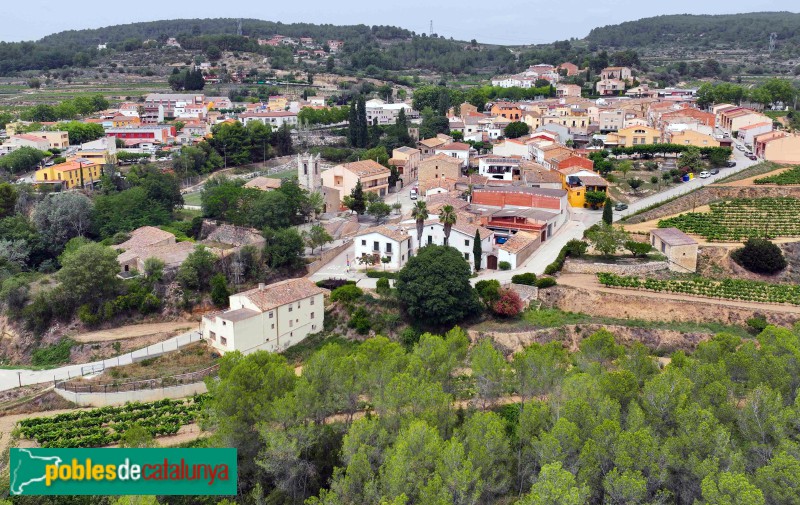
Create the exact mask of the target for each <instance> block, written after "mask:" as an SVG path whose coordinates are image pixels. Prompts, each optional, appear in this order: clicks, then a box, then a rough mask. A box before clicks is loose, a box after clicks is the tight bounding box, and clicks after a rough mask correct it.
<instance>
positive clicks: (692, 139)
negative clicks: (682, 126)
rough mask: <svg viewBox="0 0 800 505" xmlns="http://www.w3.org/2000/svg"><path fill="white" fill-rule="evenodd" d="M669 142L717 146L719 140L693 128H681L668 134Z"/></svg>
mask: <svg viewBox="0 0 800 505" xmlns="http://www.w3.org/2000/svg"><path fill="white" fill-rule="evenodd" d="M668 139H669V143H671V144H680V145H682V146H695V147H719V140H717V139H715V138H714V137H712V136H711V135H706V134H705V133H700V132H698V131H695V130H683V131H681V132H675V133H672V134H670V135H669V137H668Z"/></svg>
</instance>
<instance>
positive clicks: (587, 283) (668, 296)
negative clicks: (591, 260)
mask: <svg viewBox="0 0 800 505" xmlns="http://www.w3.org/2000/svg"><path fill="white" fill-rule="evenodd" d="M558 283H559V284H561V285H562V286H570V287H573V288H579V289H586V290H589V291H599V292H601V293H617V294H620V293H623V294H629V295H634V296H643V297H645V298H654V299H656V300H672V301H674V300H682V301H687V302H692V303H703V304H707V305H722V306H726V307H734V308H737V309H746V310H768V311H772V312H786V313H789V314H797V313H800V307H795V306H789V305H779V304H770V303H758V302H745V301H741V300H717V299H714V298H704V297H701V296H688V295H681V294H677V293H657V292H653V291H644V290H641V291H640V290H636V289H625V288H609V287H605V286H603V285H602V284H600V283H599V282H598V281H597V277H595V276H594V275H589V274H562V275H561V276H559V278H558Z"/></svg>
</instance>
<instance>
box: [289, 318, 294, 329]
mask: <svg viewBox="0 0 800 505" xmlns="http://www.w3.org/2000/svg"><path fill="white" fill-rule="evenodd" d="M292 326H294V321H292V320H291V319H289V328H291V327H292Z"/></svg>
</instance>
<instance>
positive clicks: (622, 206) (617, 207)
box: [614, 202, 628, 210]
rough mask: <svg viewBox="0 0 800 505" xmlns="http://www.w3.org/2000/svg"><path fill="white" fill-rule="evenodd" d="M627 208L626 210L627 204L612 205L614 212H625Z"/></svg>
mask: <svg viewBox="0 0 800 505" xmlns="http://www.w3.org/2000/svg"><path fill="white" fill-rule="evenodd" d="M627 208H628V204H627V203H621V202H620V203H618V204H616V205H614V210H625V209H627Z"/></svg>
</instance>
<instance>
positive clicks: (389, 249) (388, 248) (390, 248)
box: [386, 242, 392, 253]
mask: <svg viewBox="0 0 800 505" xmlns="http://www.w3.org/2000/svg"><path fill="white" fill-rule="evenodd" d="M386 252H387V253H390V252H392V243H391V242H387V243H386Z"/></svg>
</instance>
